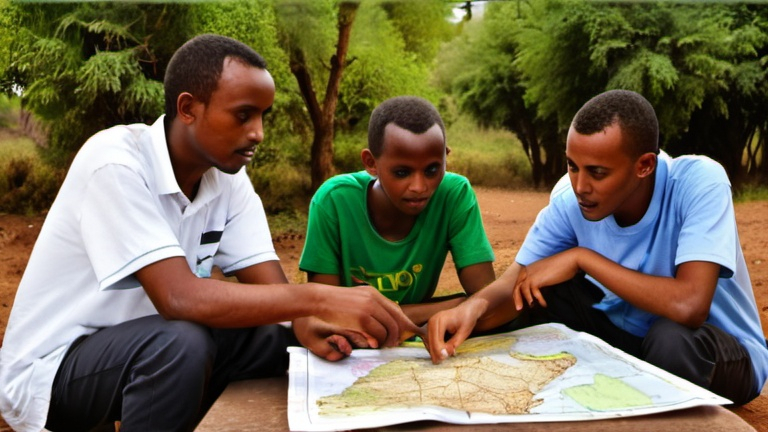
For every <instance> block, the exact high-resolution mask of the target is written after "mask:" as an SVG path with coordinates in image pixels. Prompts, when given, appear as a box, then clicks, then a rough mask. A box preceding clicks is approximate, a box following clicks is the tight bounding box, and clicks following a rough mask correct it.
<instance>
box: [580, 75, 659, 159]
mask: <svg viewBox="0 0 768 432" xmlns="http://www.w3.org/2000/svg"><path fill="white" fill-rule="evenodd" d="M615 123H618V125H619V127H620V128H621V133H622V137H623V138H624V141H625V142H627V143H628V144H629V147H628V148H627V151H628V152H629V154H630V155H633V156H640V155H641V154H644V153H655V154H658V153H659V121H658V119H657V118H656V111H654V110H653V106H652V105H651V103H650V102H648V100H646V99H645V98H644V97H643V96H641V95H640V94H638V93H635V92H633V91H629V90H609V91H607V92H605V93H601V94H599V95H597V96H595V97H593V98H592V99H590V100H589V101H587V103H585V104H584V106H582V107H581V109H579V111H578V112H577V113H576V116H574V118H573V122H572V123H571V126H572V127H573V129H574V130H575V131H576V132H578V133H580V134H582V135H592V134H595V133H597V132H600V131H603V130H605V128H607V127H609V126H611V125H613V124H615Z"/></svg>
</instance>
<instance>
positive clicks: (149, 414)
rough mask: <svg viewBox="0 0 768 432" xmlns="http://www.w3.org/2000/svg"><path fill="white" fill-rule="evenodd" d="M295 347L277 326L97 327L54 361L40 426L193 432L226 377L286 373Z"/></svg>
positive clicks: (153, 323) (157, 320)
mask: <svg viewBox="0 0 768 432" xmlns="http://www.w3.org/2000/svg"><path fill="white" fill-rule="evenodd" d="M295 344H296V341H295V338H294V336H293V333H292V331H291V330H290V329H287V328H285V327H282V326H279V325H270V326H262V327H255V328H248V329H226V330H221V329H209V328H207V327H204V326H200V325H197V324H193V323H190V322H186V321H166V320H165V319H163V318H162V317H160V316H158V315H153V316H148V317H144V318H139V319H135V320H132V321H128V322H125V323H122V324H119V325H117V326H114V327H109V328H105V329H103V330H99V331H97V332H96V333H94V334H92V335H90V336H87V337H83V338H81V339H79V340H77V341H76V342H75V344H73V346H72V347H71V348H70V349H69V351H68V352H67V354H66V356H65V358H64V360H63V362H62V364H61V365H60V366H59V370H58V372H57V374H56V379H55V381H54V383H53V389H52V394H51V405H50V410H49V413H48V422H47V424H46V428H47V429H49V430H51V431H88V430H92V429H94V428H97V427H98V426H100V425H104V424H111V423H114V422H115V421H117V420H120V421H121V426H120V428H121V431H124V432H130V431H191V430H193V429H194V428H195V426H196V425H197V424H198V423H199V422H200V421H201V420H202V418H203V416H204V415H205V413H206V412H207V411H208V409H209V408H210V407H211V405H213V403H214V402H215V401H216V399H217V398H218V397H219V395H221V393H222V392H223V391H224V389H225V388H226V387H227V385H228V384H229V383H230V382H232V381H237V380H242V379H250V378H264V377H272V376H279V375H284V374H285V373H286V371H287V369H288V353H287V350H286V348H287V347H288V346H289V345H295Z"/></svg>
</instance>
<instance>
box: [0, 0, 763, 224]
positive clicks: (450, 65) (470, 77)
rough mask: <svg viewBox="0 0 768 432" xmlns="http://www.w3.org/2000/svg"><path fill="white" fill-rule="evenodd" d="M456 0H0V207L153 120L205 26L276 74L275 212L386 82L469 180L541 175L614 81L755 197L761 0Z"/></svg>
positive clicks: (32, 199)
mask: <svg viewBox="0 0 768 432" xmlns="http://www.w3.org/2000/svg"><path fill="white" fill-rule="evenodd" d="M479 3H483V2H473V4H475V5H477V4H479ZM462 4H463V2H452V1H446V0H421V1H385V0H362V1H359V2H349V1H338V0H315V1H295V0H294V1H288V0H232V1H227V2H210V3H205V2H176V3H161V2H158V3H148V4H147V3H145V4H138V3H133V2H104V3H100V2H72V3H55V4H53V3H27V2H23V3H16V2H10V1H9V0H0V90H1V91H2V92H3V93H4V94H6V95H7V97H5V98H2V99H0V127H2V123H3V122H5V123H6V124H7V123H8V122H11V123H13V121H14V120H13V119H15V118H16V117H15V116H14V115H10V114H8V113H14V112H15V113H18V112H21V113H22V124H21V128H22V129H23V130H24V131H26V132H30V131H31V132H35V134H33V137H35V140H36V144H30V143H29V142H23V143H20V142H19V141H18V140H16V138H15V137H14V136H11V137H10V139H4V140H3V143H2V145H0V153H1V155H0V197H2V198H1V199H0V211H6V212H7V211H13V212H32V211H40V210H44V209H45V208H47V206H48V205H49V204H50V202H51V201H52V198H53V196H54V195H55V191H56V189H57V185H58V184H59V182H60V181H61V178H62V176H63V173H64V172H65V170H66V167H67V165H68V163H69V161H71V158H72V157H73V155H74V153H75V152H76V151H77V149H78V148H79V147H80V145H82V143H83V142H84V141H85V139H87V138H88V137H89V136H90V135H92V134H93V133H94V132H96V131H97V130H100V129H103V128H105V127H108V126H111V125H114V124H120V123H131V122H146V123H151V122H152V121H154V120H155V118H156V117H157V116H158V115H159V114H161V112H162V84H161V81H162V76H163V73H164V70H165V65H166V64H167V62H168V60H169V58H170V56H171V54H172V53H173V51H174V50H175V49H176V48H177V47H178V46H179V45H181V44H182V43H183V42H184V41H186V40H187V39H189V38H190V37H192V36H194V35H196V34H200V33H206V32H213V33H219V34H224V35H227V36H232V37H235V38H237V39H240V40H242V41H243V42H245V43H247V44H249V45H251V46H253V47H254V48H255V49H256V50H257V51H259V52H260V53H261V54H262V55H263V56H264V57H265V58H266V59H267V61H268V63H269V68H270V71H271V72H272V74H273V76H274V77H275V81H276V85H277V99H276V101H275V108H274V111H273V112H274V114H273V115H272V116H270V117H269V118H268V119H267V125H266V130H267V139H266V141H265V142H264V143H263V144H262V145H261V146H260V148H259V152H258V154H257V157H256V159H255V161H254V163H253V165H252V166H251V167H249V173H250V176H251V179H252V181H253V183H254V187H255V188H256V190H257V191H258V192H259V193H260V194H261V195H262V197H263V199H264V202H265V203H266V204H267V205H268V207H269V208H268V211H270V212H271V213H273V214H276V213H284V214H287V215H290V214H295V212H296V211H298V212H299V213H301V211H302V209H303V208H304V207H305V206H306V203H307V201H308V199H309V197H310V196H311V193H312V191H313V190H314V189H315V188H316V187H317V186H318V185H319V182H321V181H322V180H324V179H325V178H327V177H328V176H330V175H333V174H334V173H337V172H347V171H354V170H357V169H359V168H360V162H359V152H360V150H361V149H362V148H363V147H364V145H365V133H366V132H365V131H366V127H367V118H368V115H369V113H370V111H371V110H372V109H373V107H375V106H376V105H377V104H378V103H380V102H381V101H382V100H384V99H386V98H388V97H391V96H394V95H399V94H415V95H419V96H422V97H425V98H427V99H429V100H431V101H432V102H433V103H435V104H436V105H437V106H438V108H439V109H440V110H441V112H442V113H443V116H444V118H445V120H446V123H447V126H448V132H447V133H448V144H449V146H450V147H451V150H452V151H451V154H450V156H449V158H448V163H449V169H451V170H453V171H457V172H460V173H462V174H464V175H466V176H467V177H469V178H470V180H471V181H472V182H473V184H475V185H487V186H494V187H497V186H498V187H548V186H549V185H551V184H552V183H553V182H554V181H556V179H557V178H559V177H560V176H561V175H562V174H563V173H564V172H565V166H564V162H563V150H564V144H565V133H566V131H567V127H568V124H569V122H570V119H571V118H572V116H573V114H574V113H575V111H576V110H577V109H578V107H579V106H580V105H581V104H582V103H583V102H584V101H585V100H586V99H588V98H589V97H591V96H592V95H594V94H596V93H599V92H601V91H604V90H606V89H611V88H626V89H631V90H635V91H638V92H640V93H642V94H643V95H645V96H646V97H647V98H648V99H649V100H650V101H651V102H652V103H653V104H654V106H655V107H656V109H657V114H658V116H659V118H660V122H661V128H662V145H663V148H664V149H665V150H666V151H667V152H669V153H670V154H672V155H677V154H682V153H702V154H707V155H709V156H711V157H713V158H715V159H716V160H718V161H720V162H721V163H722V164H723V165H724V166H725V167H726V169H727V170H728V173H729V175H730V176H731V178H732V180H733V182H734V184H735V185H736V186H737V187H738V189H739V191H742V192H739V193H740V194H742V196H755V195H756V194H757V195H759V194H760V192H759V191H760V190H761V185H762V184H764V183H765V181H766V179H767V178H768V158H766V157H764V156H763V155H764V152H765V148H766V144H765V137H766V136H768V135H767V134H766V132H765V131H766V127H768V124H767V123H766V120H767V119H768V116H766V115H765V109H764V108H765V106H768V81H767V80H766V76H765V75H766V67H768V57H767V54H768V6H767V5H763V4H746V3H730V2H729V3H709V2H707V3H692V2H683V3H671V2H660V3H652V2H647V3H646V2H633V3H627V2H617V3H609V2H588V1H580V0H539V1H535V2H524V1H512V0H510V1H497V2H487V3H485V6H486V7H485V8H484V10H481V9H476V8H475V7H473V9H472V11H473V14H472V15H471V19H470V20H468V21H467V20H466V17H468V15H467V16H465V19H464V20H460V21H458V22H457V21H456V20H451V19H450V18H451V17H452V11H453V10H454V9H455V8H457V7H458V6H461V5H462ZM481 12H483V13H481ZM345 26H346V27H345ZM347 27H348V28H349V29H351V33H349V34H345V33H344V31H343V29H344V28H347ZM18 94H21V97H20V98H19V97H18V96H14V95H18ZM30 113H31V115H32V118H33V121H30V120H29V118H30V117H28V114H30ZM9 119H11V120H9ZM6 138H7V137H6Z"/></svg>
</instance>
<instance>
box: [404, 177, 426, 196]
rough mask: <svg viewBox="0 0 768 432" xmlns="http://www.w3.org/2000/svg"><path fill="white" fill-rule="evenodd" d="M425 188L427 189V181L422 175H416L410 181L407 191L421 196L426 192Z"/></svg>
mask: <svg viewBox="0 0 768 432" xmlns="http://www.w3.org/2000/svg"><path fill="white" fill-rule="evenodd" d="M427 188H428V183H427V179H426V177H425V176H424V174H423V173H417V174H416V175H414V176H413V181H411V184H410V186H409V189H410V190H411V191H412V192H415V193H419V194H421V193H424V192H426V191H427Z"/></svg>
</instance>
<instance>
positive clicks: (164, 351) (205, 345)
mask: <svg viewBox="0 0 768 432" xmlns="http://www.w3.org/2000/svg"><path fill="white" fill-rule="evenodd" d="M147 348H148V350H147V351H148V352H150V353H152V354H151V355H152V356H153V357H154V358H155V360H159V363H162V364H166V365H183V367H184V368H189V367H193V368H195V365H197V367H198V368H203V369H208V368H210V367H211V365H212V364H213V360H214V359H215V356H216V344H215V343H214V340H213V338H212V336H211V333H210V330H209V329H208V328H206V327H204V326H201V325H198V324H195V323H191V322H188V321H162V322H161V323H159V324H158V326H157V328H156V329H155V334H154V335H153V337H151V338H150V340H149V344H148V347H147Z"/></svg>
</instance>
